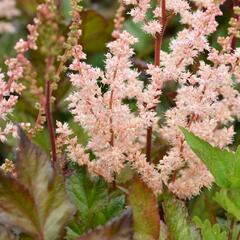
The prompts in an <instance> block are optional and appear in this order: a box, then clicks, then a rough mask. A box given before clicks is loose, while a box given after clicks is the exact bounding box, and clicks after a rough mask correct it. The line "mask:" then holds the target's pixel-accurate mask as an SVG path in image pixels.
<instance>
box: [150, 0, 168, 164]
mask: <svg viewBox="0 0 240 240" xmlns="http://www.w3.org/2000/svg"><path fill="white" fill-rule="evenodd" d="M158 4H159V5H160V0H159V1H158ZM161 8H162V16H161V18H160V23H161V25H162V31H161V33H157V34H156V36H155V49H154V52H155V56H154V65H155V66H160V57H161V55H160V51H161V46H162V42H163V35H164V32H165V28H166V20H167V18H166V0H162V1H161ZM154 111H156V107H155V108H154ZM152 132H153V128H152V126H151V127H149V128H148V129H147V143H146V157H147V161H148V162H151V161H152V160H151V155H152Z"/></svg>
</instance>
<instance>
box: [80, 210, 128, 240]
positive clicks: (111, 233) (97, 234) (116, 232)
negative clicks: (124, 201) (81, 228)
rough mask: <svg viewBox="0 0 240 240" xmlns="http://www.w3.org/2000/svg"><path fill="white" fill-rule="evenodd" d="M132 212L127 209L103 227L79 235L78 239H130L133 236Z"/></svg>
mask: <svg viewBox="0 0 240 240" xmlns="http://www.w3.org/2000/svg"><path fill="white" fill-rule="evenodd" d="M132 224H133V223H132V212H131V210H127V211H126V212H125V213H124V214H122V216H121V217H119V218H115V219H114V220H113V221H111V222H109V223H108V224H107V225H105V226H103V227H99V228H97V229H96V230H93V231H92V232H89V233H88V234H86V235H84V236H82V237H80V238H79V239H78V240H131V239H132V238H133V228H132Z"/></svg>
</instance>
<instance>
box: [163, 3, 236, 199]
mask: <svg viewBox="0 0 240 240" xmlns="http://www.w3.org/2000/svg"><path fill="white" fill-rule="evenodd" d="M196 3H197V5H198V6H199V9H198V10H197V11H196V12H194V13H192V14H191V15H189V13H187V14H184V15H183V16H182V21H183V23H188V24H189V25H190V24H191V25H190V26H191V27H190V28H189V29H184V30H183V31H181V32H180V33H179V34H178V36H177V38H176V39H175V40H173V41H172V43H171V45H170V48H171V50H172V51H171V52H170V53H169V54H166V53H163V61H162V65H163V66H164V68H163V75H164V76H166V80H177V81H178V83H179V84H180V87H179V89H178V90H177V97H176V99H175V103H176V107H173V108H172V109H170V110H168V111H167V112H166V124H165V126H163V127H162V128H161V129H160V133H161V134H162V135H163V136H164V137H165V138H166V139H167V140H168V141H169V142H170V145H171V149H170V150H169V151H168V153H167V155H166V156H165V157H164V158H163V159H162V160H161V161H160V165H159V169H160V171H161V175H162V179H163V181H164V183H165V184H166V185H168V187H169V189H170V190H171V191H173V192H174V193H175V194H177V195H178V196H179V197H181V198H190V197H192V196H194V195H197V194H199V191H200V190H201V188H202V187H204V186H205V187H210V186H211V184H212V182H213V177H212V175H211V174H210V173H209V171H208V170H207V169H206V167H205V166H204V165H203V164H202V163H201V161H200V160H199V159H198V158H197V157H196V156H195V154H194V153H193V152H192V151H191V150H190V148H189V147H188V146H187V144H186V142H185V141H184V137H183V136H182V134H181V132H180V130H179V126H184V127H186V128H188V129H189V130H191V131H192V132H194V133H195V134H196V135H198V136H200V137H202V138H203V139H205V140H207V141H209V142H210V143H212V144H213V145H215V146H218V147H221V148H223V147H226V146H227V145H229V144H230V143H231V142H232V139H233V135H234V130H233V126H232V123H233V121H234V118H235V117H238V118H239V101H240V95H239V93H238V91H237V90H235V89H234V88H233V82H232V69H231V67H230V66H229V61H230V62H231V61H233V62H235V63H236V57H235V55H236V53H235V52H232V53H231V51H229V50H228V51H227V52H226V54H228V56H225V60H226V58H228V59H229V61H222V60H221V59H222V57H223V55H224V52H225V51H224V50H223V51H222V52H221V53H217V50H215V49H213V48H211V47H210V46H209V44H208V41H207V38H206V37H207V35H208V34H210V33H212V32H214V31H215V30H216V27H217V22H216V21H215V17H216V16H217V15H220V14H221V12H220V10H219V6H218V5H217V4H216V3H214V2H213V1H196ZM202 8H205V9H204V10H203V9H202ZM204 50H205V51H208V52H209V58H208V60H212V61H213V63H214V65H213V66H212V64H206V63H204V62H200V66H199V68H198V70H197V71H196V72H192V73H191V72H189V71H188V70H187V67H188V66H190V65H191V64H194V60H195V59H196V57H197V56H198V55H199V53H200V52H203V51H204ZM234 59H235V60H234Z"/></svg>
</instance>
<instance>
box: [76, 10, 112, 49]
mask: <svg viewBox="0 0 240 240" xmlns="http://www.w3.org/2000/svg"><path fill="white" fill-rule="evenodd" d="M81 20H82V37H81V43H82V45H83V48H84V50H85V51H87V52H93V53H96V52H101V51H104V50H105V49H106V43H107V42H109V41H110V40H111V38H112V37H111V33H112V30H113V21H112V20H108V19H106V18H104V17H103V16H102V15H100V14H98V13H97V12H96V11H94V10H84V11H82V13H81Z"/></svg>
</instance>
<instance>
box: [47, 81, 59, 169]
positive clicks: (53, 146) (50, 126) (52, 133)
mask: <svg viewBox="0 0 240 240" xmlns="http://www.w3.org/2000/svg"><path fill="white" fill-rule="evenodd" d="M45 112H46V119H47V125H48V130H49V136H50V142H51V150H52V161H53V166H54V165H55V164H56V162H57V153H56V142H55V131H54V126H53V120H52V111H51V83H50V81H49V80H47V82H46V105H45Z"/></svg>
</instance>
